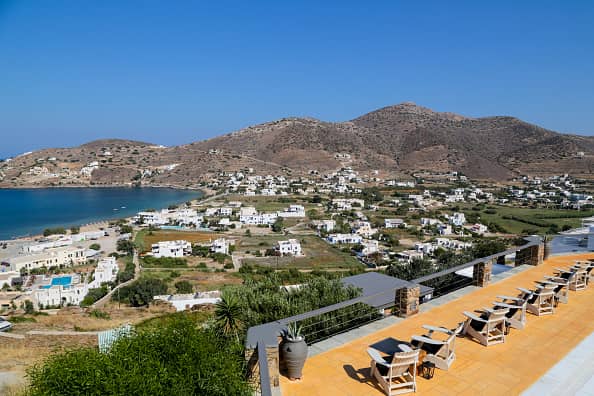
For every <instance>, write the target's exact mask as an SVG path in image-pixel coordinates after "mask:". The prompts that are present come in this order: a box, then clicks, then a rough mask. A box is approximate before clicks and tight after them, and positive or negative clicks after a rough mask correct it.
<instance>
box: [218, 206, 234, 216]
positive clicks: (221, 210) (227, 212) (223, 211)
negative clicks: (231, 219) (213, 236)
mask: <svg viewBox="0 0 594 396" xmlns="http://www.w3.org/2000/svg"><path fill="white" fill-rule="evenodd" d="M218 214H219V216H223V217H224V216H231V215H232V214H233V209H232V208H229V207H222V208H219V210H218Z"/></svg>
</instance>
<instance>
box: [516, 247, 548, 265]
mask: <svg viewBox="0 0 594 396" xmlns="http://www.w3.org/2000/svg"><path fill="white" fill-rule="evenodd" d="M544 251H545V249H544V243H539V244H538V245H532V246H529V247H527V248H525V249H522V250H518V251H517V252H516V266H518V265H521V264H528V265H534V266H537V265H541V264H542V262H543V260H544V253H545V252H544Z"/></svg>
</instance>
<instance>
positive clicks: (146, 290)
mask: <svg viewBox="0 0 594 396" xmlns="http://www.w3.org/2000/svg"><path fill="white" fill-rule="evenodd" d="M165 293H167V283H165V282H164V281H162V280H161V279H155V278H140V279H138V280H136V281H134V282H132V284H130V285H128V286H124V287H122V288H121V289H120V293H119V294H120V297H121V298H123V299H125V300H128V302H129V303H130V305H132V306H133V307H141V306H144V305H149V304H150V303H151V302H152V301H153V297H154V296H157V295H161V294H165ZM114 298H116V299H117V293H116V295H114Z"/></svg>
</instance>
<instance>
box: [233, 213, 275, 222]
mask: <svg viewBox="0 0 594 396" xmlns="http://www.w3.org/2000/svg"><path fill="white" fill-rule="evenodd" d="M277 217H278V216H277V214H276V213H260V214H255V215H247V216H239V221H240V222H241V223H242V224H248V225H270V224H274V222H275V221H276V218H277Z"/></svg>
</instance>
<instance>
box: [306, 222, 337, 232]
mask: <svg viewBox="0 0 594 396" xmlns="http://www.w3.org/2000/svg"><path fill="white" fill-rule="evenodd" d="M312 224H313V226H314V227H316V229H317V230H324V231H326V232H330V231H332V230H334V228H335V227H336V221H334V220H314V221H312Z"/></svg>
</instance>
